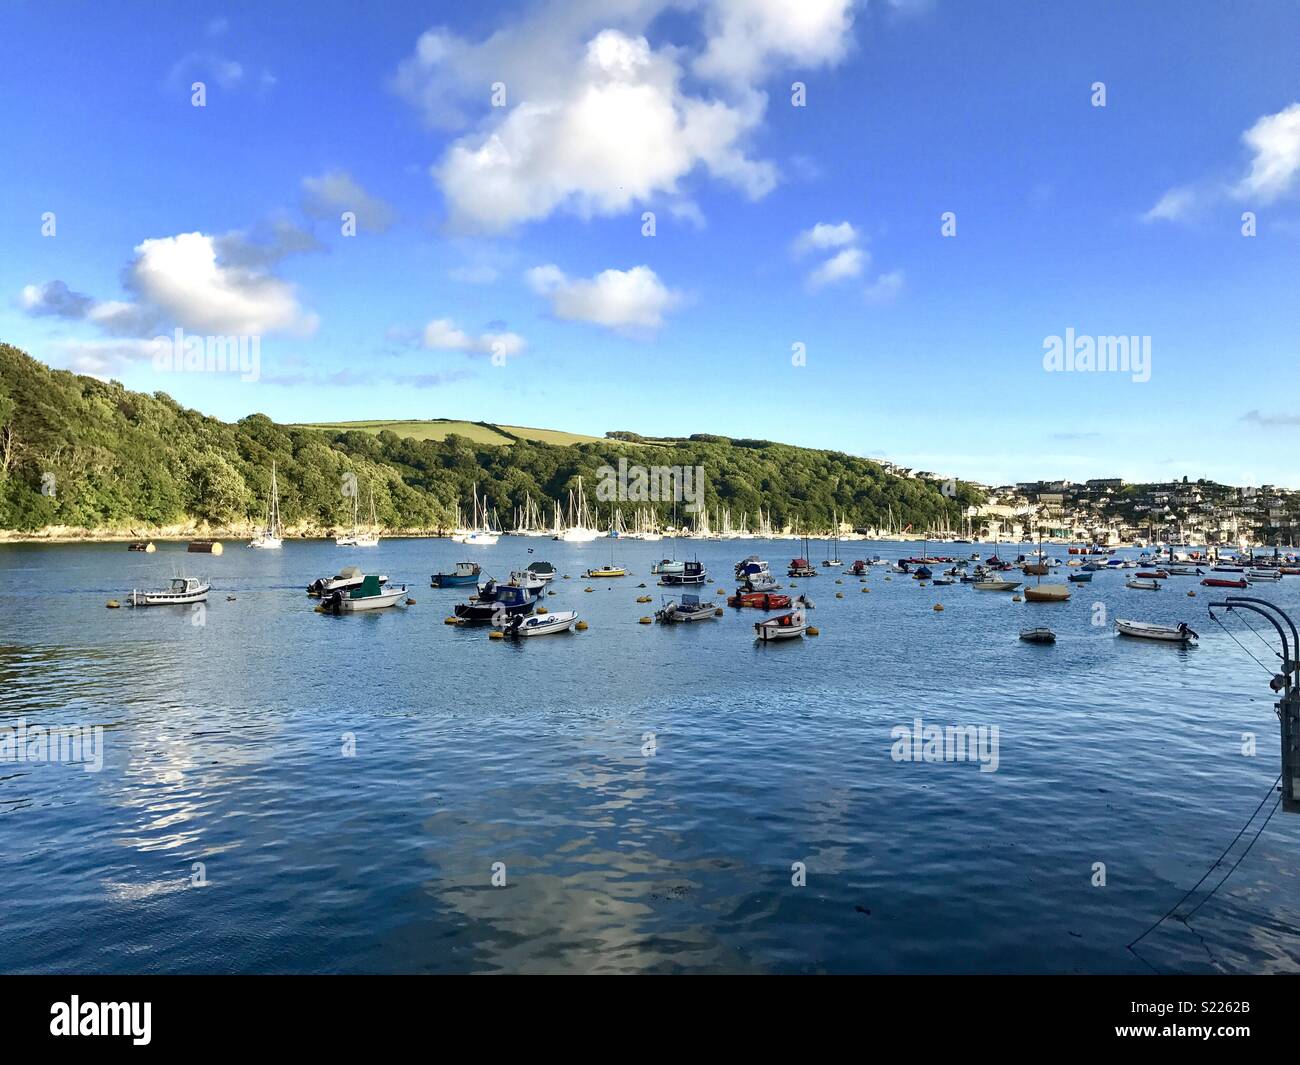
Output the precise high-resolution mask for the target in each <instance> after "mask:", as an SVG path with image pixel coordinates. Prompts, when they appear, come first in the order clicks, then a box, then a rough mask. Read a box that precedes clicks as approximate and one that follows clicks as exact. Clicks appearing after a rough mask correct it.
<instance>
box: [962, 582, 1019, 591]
mask: <svg viewBox="0 0 1300 1065" xmlns="http://www.w3.org/2000/svg"><path fill="white" fill-rule="evenodd" d="M971 587H972V588H974V589H975V590H976V591H977V592H1014V591H1015V590H1016V589H1017V588H1019V587H1020V582H1019V581H993V580H990V581H975V582H974V583H973V584H972V585H971Z"/></svg>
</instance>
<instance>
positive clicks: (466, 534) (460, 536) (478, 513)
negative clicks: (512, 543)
mask: <svg viewBox="0 0 1300 1065" xmlns="http://www.w3.org/2000/svg"><path fill="white" fill-rule="evenodd" d="M500 538H501V534H500V533H499V532H497V531H496V530H495V529H493V528H492V523H491V522H490V521H489V520H488V504H487V496H484V497H483V505H482V507H480V506H479V501H478V485H477V484H475V485H474V525H473V527H472V528H470V529H466V530H464V531H463V532H457V534H456V535H454V536H453V537H452V540H453V541H455V542H456V543H458V544H464V545H465V546H466V547H492V546H494V545H495V544H496V542H497V541H498V540H499V539H500Z"/></svg>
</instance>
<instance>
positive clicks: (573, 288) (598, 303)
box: [527, 265, 681, 330]
mask: <svg viewBox="0 0 1300 1065" xmlns="http://www.w3.org/2000/svg"><path fill="white" fill-rule="evenodd" d="M527 279H528V283H529V285H531V286H532V288H533V291H535V292H537V293H538V294H540V295H543V296H545V297H547V298H548V299H549V300H550V302H551V311H552V313H553V314H554V315H555V316H556V317H557V318H562V319H565V320H566V321H573V322H591V323H592V324H594V325H602V326H605V327H606V328H609V329H620V330H654V329H658V328H659V327H660V326H661V325H663V322H664V315H665V314H666V313H667V312H668V311H670V310H671V309H672V308H673V307H675V306H677V304H678V303H679V302H680V301H681V295H680V293H677V292H674V291H672V290H671V289H669V288H668V287H667V286H666V285H664V283H663V282H662V281H660V280H659V277H658V275H657V274H656V273H655V272H654V271H653V270H652V269H650V267H648V266H634V267H632V269H630V270H602V271H601V272H600V273H599V274H597V275H596V276H595V277H592V278H578V279H572V280H571V279H569V278H567V277H565V275H564V273H563V271H561V270H560V268H559V267H558V266H554V265H546V266H538V267H534V268H533V269H532V270H529V271H528V273H527Z"/></svg>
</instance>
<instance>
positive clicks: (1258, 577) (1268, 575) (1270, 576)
mask: <svg viewBox="0 0 1300 1065" xmlns="http://www.w3.org/2000/svg"><path fill="white" fill-rule="evenodd" d="M1246 579H1247V580H1248V581H1250V582H1251V584H1255V583H1258V582H1260V581H1280V580H1281V579H1282V574H1280V573H1277V572H1275V571H1273V570H1266V569H1252V570H1248V571H1247V572H1246Z"/></svg>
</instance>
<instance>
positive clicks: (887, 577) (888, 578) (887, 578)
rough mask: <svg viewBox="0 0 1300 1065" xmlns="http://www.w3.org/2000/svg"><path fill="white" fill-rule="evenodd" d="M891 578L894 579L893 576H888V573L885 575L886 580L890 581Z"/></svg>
mask: <svg viewBox="0 0 1300 1065" xmlns="http://www.w3.org/2000/svg"><path fill="white" fill-rule="evenodd" d="M893 579H894V578H893V577H890V576H888V575H886V577H885V580H887V581H892V580H893Z"/></svg>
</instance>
